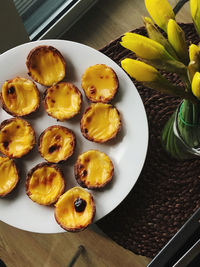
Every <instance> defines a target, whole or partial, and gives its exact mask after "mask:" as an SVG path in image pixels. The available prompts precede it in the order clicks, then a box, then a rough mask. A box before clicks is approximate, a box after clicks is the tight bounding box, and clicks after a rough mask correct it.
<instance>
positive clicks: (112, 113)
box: [81, 103, 121, 143]
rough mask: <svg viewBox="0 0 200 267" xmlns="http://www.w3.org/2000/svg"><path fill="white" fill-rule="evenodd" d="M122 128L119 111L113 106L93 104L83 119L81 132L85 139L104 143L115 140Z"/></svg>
mask: <svg viewBox="0 0 200 267" xmlns="http://www.w3.org/2000/svg"><path fill="white" fill-rule="evenodd" d="M120 128H121V119H120V115H119V112H118V110H117V109H116V108H115V107H114V106H113V105H111V104H103V103H95V104H94V103H93V104H91V105H90V107H89V108H88V109H86V111H85V112H84V114H83V116H82V119H81V132H82V134H83V136H84V137H85V138H87V139H88V140H90V141H93V142H97V143H104V142H106V141H108V140H110V139H112V138H114V137H115V136H116V134H117V132H118V131H119V130H120Z"/></svg>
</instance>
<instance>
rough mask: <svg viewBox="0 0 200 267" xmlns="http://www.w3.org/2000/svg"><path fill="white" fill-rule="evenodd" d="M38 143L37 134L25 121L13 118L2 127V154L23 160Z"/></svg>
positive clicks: (0, 145)
mask: <svg viewBox="0 0 200 267" xmlns="http://www.w3.org/2000/svg"><path fill="white" fill-rule="evenodd" d="M35 143H36V138H35V132H34V129H33V128H32V127H31V125H30V124H29V123H28V122H27V121H26V120H24V119H21V118H12V119H8V120H5V121H3V122H2V123H1V125H0V152H2V153H3V154H5V155H6V156H8V157H10V158H21V157H22V156H24V155H26V154H27V153H29V152H30V151H31V150H32V148H33V147H34V145H35Z"/></svg>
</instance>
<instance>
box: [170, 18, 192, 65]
mask: <svg viewBox="0 0 200 267" xmlns="http://www.w3.org/2000/svg"><path fill="white" fill-rule="evenodd" d="M167 35H168V40H169V42H170V44H171V45H172V47H173V48H174V50H175V51H176V54H177V55H178V57H179V59H180V61H182V62H183V63H184V64H185V65H187V64H188V63H189V55H188V47H187V44H186V41H185V33H184V31H183V30H182V29H181V27H180V26H179V25H178V24H177V22H176V21H175V20H173V19H170V20H169V22H168V25H167Z"/></svg>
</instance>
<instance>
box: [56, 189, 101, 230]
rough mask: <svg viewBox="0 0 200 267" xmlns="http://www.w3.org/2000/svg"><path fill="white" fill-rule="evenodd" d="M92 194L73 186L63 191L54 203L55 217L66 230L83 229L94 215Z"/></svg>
mask: <svg viewBox="0 0 200 267" xmlns="http://www.w3.org/2000/svg"><path fill="white" fill-rule="evenodd" d="M95 211H96V208H95V204H94V200H93V197H92V195H91V194H90V193H89V192H87V191H86V190H84V189H83V188H80V187H73V188H71V189H70V190H68V191H67V192H65V193H64V194H63V195H62V196H61V197H60V198H59V199H58V201H57V202H56V204H55V218H56V221H57V222H58V223H59V224H60V226H61V227H62V228H64V229H65V230H67V231H72V232H75V231H80V230H83V229H85V228H86V227H87V226H88V225H89V224H91V223H92V220H93V218H94V215H95Z"/></svg>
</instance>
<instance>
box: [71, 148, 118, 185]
mask: <svg viewBox="0 0 200 267" xmlns="http://www.w3.org/2000/svg"><path fill="white" fill-rule="evenodd" d="M113 172H114V166H113V163H112V161H111V160H110V158H109V157H108V156H107V155H106V154H105V153H103V152H100V151H98V150H89V151H86V152H84V153H83V154H81V155H79V156H78V159H77V161H76V164H75V166H74V173H75V178H76V180H77V182H78V183H79V184H80V185H81V186H83V187H87V188H89V189H98V188H103V187H104V186H105V185H106V184H107V183H108V182H110V181H111V179H112V177H113Z"/></svg>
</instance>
